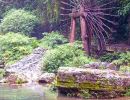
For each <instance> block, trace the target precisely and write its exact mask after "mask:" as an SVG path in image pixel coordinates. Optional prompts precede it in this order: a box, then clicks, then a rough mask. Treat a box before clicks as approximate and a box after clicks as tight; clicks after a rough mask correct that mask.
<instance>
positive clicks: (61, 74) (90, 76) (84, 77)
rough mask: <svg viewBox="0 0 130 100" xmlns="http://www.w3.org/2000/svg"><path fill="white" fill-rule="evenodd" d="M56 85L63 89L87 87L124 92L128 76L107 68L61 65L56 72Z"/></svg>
mask: <svg viewBox="0 0 130 100" xmlns="http://www.w3.org/2000/svg"><path fill="white" fill-rule="evenodd" d="M56 82H57V83H56V86H57V87H58V88H59V89H60V88H64V90H65V89H68V88H70V89H73V88H76V89H79V90H80V89H88V90H90V91H91V90H93V91H95V92H97V91H104V92H106V93H111V92H112V91H115V92H117V93H119V92H125V91H126V88H128V87H130V76H129V75H127V74H124V73H122V72H118V71H114V70H109V69H104V70H100V69H91V68H85V69H84V68H75V67H74V68H73V67H61V68H59V70H58V73H57V81H56Z"/></svg>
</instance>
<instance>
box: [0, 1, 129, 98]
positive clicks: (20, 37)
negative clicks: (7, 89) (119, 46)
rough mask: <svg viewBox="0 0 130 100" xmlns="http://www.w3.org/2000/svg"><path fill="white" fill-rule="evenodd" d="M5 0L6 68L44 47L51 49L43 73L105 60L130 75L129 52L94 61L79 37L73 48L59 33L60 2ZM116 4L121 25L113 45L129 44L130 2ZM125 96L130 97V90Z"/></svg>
mask: <svg viewBox="0 0 130 100" xmlns="http://www.w3.org/2000/svg"><path fill="white" fill-rule="evenodd" d="M3 1H4V2H1V0H0V60H3V61H5V64H6V65H11V64H14V63H15V62H17V61H18V60H20V59H22V58H23V57H24V56H26V55H29V54H30V53H32V51H33V50H34V49H35V48H37V47H43V48H47V49H48V51H47V53H46V54H45V56H44V59H43V60H42V62H43V66H42V67H43V71H47V72H52V73H56V72H57V70H58V68H59V67H66V66H69V67H79V66H82V65H84V64H88V63H90V62H94V61H102V62H109V63H113V64H115V65H116V66H119V67H120V70H121V71H123V72H130V51H126V52H114V53H107V52H106V54H104V55H102V56H101V55H96V56H99V58H94V57H95V56H94V57H89V56H88V55H86V54H85V52H84V51H83V48H82V43H81V40H80V39H81V38H79V37H78V36H77V38H78V41H76V42H75V43H74V44H73V45H71V44H70V43H68V42H69V41H68V37H67V36H64V35H63V34H62V32H61V33H60V32H59V23H60V22H59V20H60V16H59V13H60V10H59V6H60V3H59V0H11V2H10V0H3ZM5 1H6V2H5ZM100 1H101V2H105V1H110V0H100ZM117 5H118V6H119V9H118V10H117V12H116V14H117V15H119V17H118V19H119V20H118V24H119V25H118V26H117V27H116V32H115V33H114V34H112V36H111V38H112V41H111V40H110V42H112V43H127V44H130V0H118V1H117ZM117 5H115V6H117ZM68 9H69V8H68ZM63 24H64V23H63ZM78 28H79V27H78ZM64 30H65V29H64ZM78 31H79V30H78ZM39 34H40V36H39ZM66 34H67V33H66ZM33 35H34V36H35V37H38V38H42V39H40V40H39V39H37V38H35V37H32V36H33ZM113 38H114V39H113ZM107 42H109V41H107ZM91 49H92V48H91ZM4 74H5V72H4V70H3V69H0V79H1V78H2V77H3V75H4ZM84 92H86V93H88V91H84ZM126 95H127V96H129V95H130V89H128V91H127V93H126Z"/></svg>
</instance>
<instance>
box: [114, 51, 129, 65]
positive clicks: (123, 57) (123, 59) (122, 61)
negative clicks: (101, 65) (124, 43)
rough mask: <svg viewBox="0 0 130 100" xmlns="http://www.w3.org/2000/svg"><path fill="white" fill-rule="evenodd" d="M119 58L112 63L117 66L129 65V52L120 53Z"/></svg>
mask: <svg viewBox="0 0 130 100" xmlns="http://www.w3.org/2000/svg"><path fill="white" fill-rule="evenodd" d="M119 56H120V57H119V58H118V59H117V60H115V61H113V62H114V63H116V64H117V65H129V64H130V52H125V53H121V54H120V55H119Z"/></svg>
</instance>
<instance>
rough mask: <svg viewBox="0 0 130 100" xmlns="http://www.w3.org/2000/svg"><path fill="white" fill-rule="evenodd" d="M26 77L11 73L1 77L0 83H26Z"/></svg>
mask: <svg viewBox="0 0 130 100" xmlns="http://www.w3.org/2000/svg"><path fill="white" fill-rule="evenodd" d="M27 82H28V81H27V77H26V76H24V75H21V74H15V73H12V74H10V75H9V76H8V77H6V78H4V79H2V80H1V81H0V83H9V84H22V83H27Z"/></svg>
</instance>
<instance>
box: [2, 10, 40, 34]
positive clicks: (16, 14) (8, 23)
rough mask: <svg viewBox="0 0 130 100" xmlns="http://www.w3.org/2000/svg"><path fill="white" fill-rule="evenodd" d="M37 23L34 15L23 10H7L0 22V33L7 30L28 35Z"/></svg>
mask: <svg viewBox="0 0 130 100" xmlns="http://www.w3.org/2000/svg"><path fill="white" fill-rule="evenodd" d="M37 23H38V19H37V17H36V16H35V15H33V14H31V13H30V12H28V11H25V10H22V9H20V10H15V9H13V10H10V11H9V12H7V14H6V15H5V17H4V18H3V20H2V22H1V24H0V31H1V32H2V33H7V32H15V33H17V32H20V33H25V34H26V35H30V34H31V33H32V31H33V28H34V27H35V25H36V24H37Z"/></svg>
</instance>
